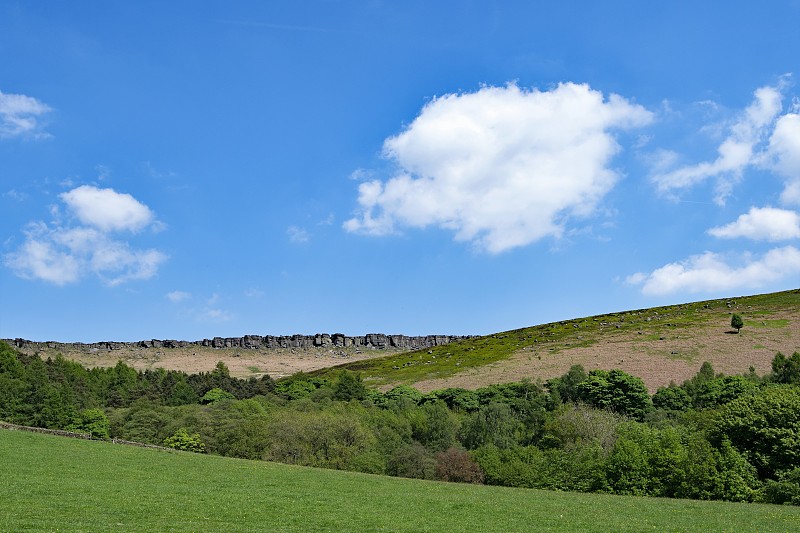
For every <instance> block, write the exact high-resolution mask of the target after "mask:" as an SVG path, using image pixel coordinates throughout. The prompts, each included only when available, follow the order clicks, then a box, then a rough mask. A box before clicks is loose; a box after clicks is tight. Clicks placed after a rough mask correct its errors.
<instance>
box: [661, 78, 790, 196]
mask: <svg viewBox="0 0 800 533" xmlns="http://www.w3.org/2000/svg"><path fill="white" fill-rule="evenodd" d="M787 79H788V76H786V77H783V78H781V80H780V82H779V83H778V84H777V85H776V86H765V87H760V88H759V89H757V90H756V91H755V93H754V95H753V102H752V103H751V104H750V105H749V106H748V107H747V108H746V109H744V110H743V111H741V112H740V113H738V114H737V116H736V118H735V119H734V120H733V121H732V122H731V123H729V124H727V125H720V124H707V125H706V126H704V128H705V129H709V128H712V127H713V128H712V129H714V130H716V129H717V128H721V130H722V133H723V135H724V139H723V140H722V142H721V143H720V144H719V146H718V147H717V157H716V158H715V159H713V160H710V161H702V162H700V163H695V164H691V165H684V166H677V167H676V163H677V162H678V161H679V159H680V158H679V156H678V154H677V153H675V152H672V151H669V150H665V149H660V151H659V155H658V157H657V158H656V159H655V164H654V166H653V175H652V181H653V183H654V184H655V185H656V188H657V189H658V191H659V192H661V193H663V194H667V195H674V194H675V193H676V192H677V191H680V190H684V189H688V188H690V187H693V186H695V185H697V184H700V183H702V182H705V181H707V180H709V179H714V183H715V196H714V201H715V202H716V203H717V204H720V205H723V204H724V203H725V201H726V199H727V198H728V196H729V195H730V194H731V192H732V191H733V189H734V187H735V186H736V184H738V183H739V182H740V181H741V180H742V179H743V175H744V172H745V170H746V169H747V168H748V167H752V166H757V167H759V168H767V169H771V170H773V171H775V172H778V173H779V174H782V175H783V176H784V177H785V179H786V190H785V192H784V195H783V198H782V200H783V201H784V202H786V203H790V202H796V203H800V140H798V138H799V137H800V116H798V115H797V113H796V112H797V109H796V107H797V106H796V105H795V106H794V107H793V111H792V112H789V113H786V114H784V115H781V112H782V109H783V106H782V99H783V94H782V91H783V90H784V88H785V87H786V86H787V81H786V80H787Z"/></svg>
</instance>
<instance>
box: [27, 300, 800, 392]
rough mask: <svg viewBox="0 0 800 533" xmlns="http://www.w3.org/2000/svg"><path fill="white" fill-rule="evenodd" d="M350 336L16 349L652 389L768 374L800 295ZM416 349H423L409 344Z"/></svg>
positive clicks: (178, 362) (169, 364) (268, 370)
mask: <svg viewBox="0 0 800 533" xmlns="http://www.w3.org/2000/svg"><path fill="white" fill-rule="evenodd" d="M732 313H737V314H740V315H741V316H742V317H743V319H744V323H745V325H744V328H742V330H741V332H740V333H739V334H732V330H731V328H730V317H731V314H732ZM265 339H277V340H276V341H274V342H273V341H269V342H268V341H266V340H265ZM341 339H342V340H341V342H339V340H338V337H337V336H336V335H311V336H300V335H296V336H291V337H257V336H245V337H242V338H239V339H211V340H206V341H197V342H193V343H186V342H183V341H180V342H178V341H146V342H145V341H142V342H139V343H98V344H96V345H87V344H77V343H74V344H73V343H70V344H67V343H50V342H47V343H31V342H16V347H17V349H19V350H20V351H21V352H24V353H28V354H34V353H38V354H40V355H41V356H43V357H48V356H51V357H52V356H55V355H57V354H62V355H63V356H64V357H66V358H68V359H72V360H74V361H77V362H79V363H80V364H82V365H84V366H87V367H94V366H102V367H110V366H113V365H115V364H116V363H117V361H119V360H121V361H123V362H125V363H126V364H127V365H129V366H131V367H133V368H136V369H138V370H144V369H147V368H166V369H172V370H183V371H185V372H188V373H195V372H208V371H211V370H213V368H214V366H215V365H216V363H217V362H218V361H222V362H224V363H225V364H226V366H227V367H228V368H229V369H230V371H231V374H232V375H233V376H236V377H249V376H255V377H258V376H261V375H264V374H269V375H270V376H272V377H274V378H281V377H285V376H288V375H291V374H293V373H295V372H313V373H317V374H328V373H331V372H335V371H338V369H340V368H347V369H350V370H354V371H358V372H360V373H361V374H362V376H363V378H364V380H365V382H366V383H368V384H369V385H372V386H375V387H379V388H381V389H383V390H386V389H388V388H390V387H392V386H394V385H397V384H401V383H405V384H413V385H414V386H415V387H416V388H418V389H419V390H421V391H423V392H427V391H431V390H435V389H440V388H446V387H464V388H468V389H475V388H478V387H481V386H485V385H488V384H491V383H505V382H510V381H518V380H521V379H526V378H527V379H531V380H534V381H535V380H537V379H542V380H545V379H549V378H552V377H555V376H559V375H562V374H563V373H564V372H566V371H567V370H568V369H569V368H570V367H571V366H572V365H575V364H580V365H583V366H584V368H586V369H587V370H591V369H594V368H603V369H610V368H619V369H622V370H624V371H626V372H628V373H630V374H633V375H635V376H639V377H641V378H642V379H643V380H644V381H645V384H646V385H647V387H648V388H649V389H650V391H651V392H654V391H655V390H656V389H657V388H658V387H659V386H663V385H667V384H669V382H670V381H675V382H678V383H680V382H682V381H683V380H685V379H688V378H689V377H691V376H692V375H694V374H695V373H696V372H697V370H698V369H699V368H700V365H701V364H702V363H703V362H704V361H709V362H711V363H712V364H713V365H714V368H715V369H716V370H717V371H718V372H723V373H725V374H740V373H744V372H748V371H749V369H750V367H753V368H754V369H755V371H756V373H758V374H767V373H768V372H769V371H770V362H771V361H772V358H773V357H774V356H775V353H776V352H779V351H780V352H782V353H784V354H787V355H789V354H791V353H792V352H794V351H797V350H800V292H798V291H797V290H793V291H784V292H778V293H771V294H762V295H754V296H742V297H734V298H726V299H718V300H708V301H700V302H692V303H686V304H680V305H673V306H667V307H656V308H650V309H639V310H632V311H622V312H615V313H608V314H605V315H598V316H593V317H587V318H578V319H572V320H565V321H560V322H554V323H550V324H542V325H538V326H532V327H529V328H523V329H518V330H513V331H506V332H502V333H497V334H494V335H488V336H483V337H472V338H462V339H461V340H459V338H458V337H452V336H433V335H431V336H428V337H406V336H402V335H365V336H363V337H344V336H341ZM348 339H349V341H348ZM11 342H12V343H14V342H15V341H11ZM270 342H273V344H270ZM418 346H422V349H417V350H412V348H414V347H418Z"/></svg>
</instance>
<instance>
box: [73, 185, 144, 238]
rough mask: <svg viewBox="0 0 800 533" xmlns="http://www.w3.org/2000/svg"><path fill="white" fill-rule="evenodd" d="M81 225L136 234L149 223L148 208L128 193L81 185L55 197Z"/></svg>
mask: <svg viewBox="0 0 800 533" xmlns="http://www.w3.org/2000/svg"><path fill="white" fill-rule="evenodd" d="M59 197H60V198H61V200H63V201H64V203H65V204H67V207H69V209H70V210H71V211H72V213H74V215H75V216H76V217H78V220H80V221H81V222H82V223H84V224H88V225H90V226H94V227H96V228H99V229H100V230H102V231H106V232H109V231H123V230H127V231H139V230H141V229H142V228H144V227H146V226H148V225H149V224H150V223H151V222H153V218H154V217H153V212H152V211H150V208H149V207H147V206H146V205H144V204H142V203H141V202H139V201H138V200H136V199H135V198H134V197H133V196H131V195H130V194H125V193H118V192H116V191H114V190H113V189H98V188H97V187H92V186H91V185H82V186H80V187H77V188H75V189H72V190H71V191H68V192H65V193H62V194H60V195H59Z"/></svg>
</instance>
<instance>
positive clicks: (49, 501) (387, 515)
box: [0, 430, 800, 533]
mask: <svg viewBox="0 0 800 533" xmlns="http://www.w3.org/2000/svg"><path fill="white" fill-rule="evenodd" d="M0 459H1V461H0V479H2V483H0V530H1V531H84V532H92V531H104V532H105V531H142V532H148V531H158V532H164V531H225V532H226V533H228V532H238V531H271V532H273V531H274V532H294V531H298V532H309V531H359V532H367V531H397V532H426V531H430V532H449V531H453V532H470V531H503V532H514V531H553V532H561V531H563V532H572V531H584V532H593V531H603V532H606V531H618V532H623V531H704V532H708V531H737V532H741V531H762V532H770V531H797V530H798V528H800V509H798V508H797V507H787V506H771V505H755V504H732V503H724V502H699V501H688V500H669V499H656V498H635V497H623V496H608V495H600V494H573V493H563V492H548V491H538V490H528V489H512V488H505V487H486V486H475V485H459V484H451V483H438V482H428V481H417V480H407V479H398V478H389V477H382V476H372V475H366V474H358V473H353V472H338V471H332V470H319V469H312V468H303V467H293V466H288V465H280V464H272V463H265V462H259V461H245V460H237V459H226V458H222V457H216V456H205V455H195V454H190V453H180V452H174V453H170V452H164V451H159V450H148V449H142V448H134V447H126V446H121V445H115V444H111V443H106V442H93V441H81V440H74V439H67V438H63V437H54V436H49V435H40V434H32V433H23V432H18V431H8V430H0Z"/></svg>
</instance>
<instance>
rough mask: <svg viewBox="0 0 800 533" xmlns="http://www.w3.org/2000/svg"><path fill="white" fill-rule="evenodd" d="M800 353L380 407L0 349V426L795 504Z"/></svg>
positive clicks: (328, 390)
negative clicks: (669, 379) (726, 367)
mask: <svg viewBox="0 0 800 533" xmlns="http://www.w3.org/2000/svg"><path fill="white" fill-rule="evenodd" d="M798 368H800V354H798V353H795V354H793V355H792V356H791V357H789V358H787V357H785V356H783V355H782V354H777V355H776V357H775V359H774V361H773V372H772V374H770V375H769V376H766V377H759V376H756V375H755V374H754V373H753V372H750V373H749V374H747V375H743V376H723V375H721V374H716V373H715V372H714V370H713V368H712V367H711V365H710V364H708V363H705V364H703V366H702V367H701V368H700V370H699V372H698V373H697V375H695V376H694V377H693V378H692V379H690V380H687V381H686V382H684V383H683V384H681V385H677V384H674V383H673V384H671V385H670V386H668V387H663V388H661V389H659V390H658V391H657V392H656V393H655V394H654V395H652V396H651V395H649V394H648V392H647V389H646V388H645V386H644V384H643V383H642V381H641V379H639V378H637V377H634V376H631V375H629V374H627V373H625V372H623V371H621V370H608V371H605V370H593V371H591V372H588V373H587V372H585V371H584V370H583V368H581V367H579V366H576V367H573V368H572V369H570V371H569V372H567V373H566V374H564V375H563V376H561V377H559V378H555V379H552V380H550V381H548V382H545V383H532V382H529V381H522V382H517V383H507V384H500V385H491V386H488V387H484V388H482V389H478V390H465V389H459V388H450V389H445V390H439V391H434V392H431V393H429V394H422V393H420V392H419V391H417V390H416V389H414V388H412V387H408V386H399V387H395V388H394V389H392V390H389V391H387V392H385V393H381V392H378V391H375V390H371V389H369V388H368V387H366V386H365V384H364V383H363V382H362V380H361V377H360V376H359V375H358V374H354V373H351V372H347V371H342V372H341V373H340V374H339V375H338V376H337V377H336V378H335V379H328V378H320V377H312V376H308V375H303V374H298V375H295V376H292V377H290V378H287V379H284V380H281V381H279V382H277V383H275V382H273V381H272V380H271V379H270V378H268V377H264V378H261V379H252V378H251V379H248V380H240V379H236V378H232V377H231V376H230V374H229V372H228V369H227V368H226V367H225V365H224V364H222V363H219V364H218V365H217V367H216V368H215V369H214V371H212V372H209V373H202V374H194V375H187V374H185V373H183V372H175V371H166V370H162V369H157V370H147V371H144V372H141V371H140V372H137V371H136V370H134V369H131V368H130V367H127V366H126V365H124V364H123V363H119V364H117V366H115V367H114V368H107V369H98V368H95V369H91V370H88V369H85V368H83V367H81V366H80V365H78V364H76V363H73V362H70V361H67V360H65V359H63V358H56V359H47V360H42V359H40V358H39V357H36V356H25V355H22V354H19V353H17V352H15V351H14V350H13V349H11V348H10V347H9V346H7V345H5V344H0V419H2V420H5V421H8V422H13V423H18V424H25V425H32V426H39V427H49V428H60V429H70V430H75V431H82V432H86V433H90V434H92V435H94V436H96V437H100V438H103V437H116V438H122V439H127V440H133V441H140V442H146V443H152V444H161V445H166V446H169V447H173V448H177V449H182V450H188V451H196V452H206V453H212V454H219V455H225V456H232V457H241V458H247V459H263V460H269V461H280V462H284V463H291V464H299V465H307V466H317V467H325V468H336V469H346V470H355V471H360V472H369V473H375V474H388V475H394V476H404V477H414V478H422V479H439V480H445V481H459V482H469V483H486V484H494V485H506V486H513V487H536V488H547V489H557V490H569V491H581V492H605V493H612V494H634V495H648V496H667V497H679V498H695V499H722V500H732V501H764V502H774V503H794V504H800V468H796V465H798V464H800V386H798V382H800V371H798Z"/></svg>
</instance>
